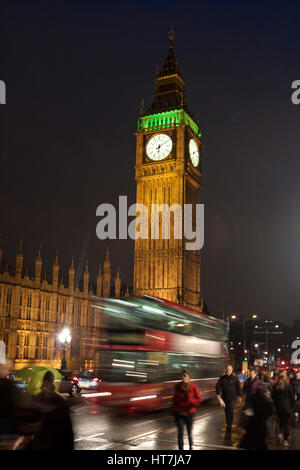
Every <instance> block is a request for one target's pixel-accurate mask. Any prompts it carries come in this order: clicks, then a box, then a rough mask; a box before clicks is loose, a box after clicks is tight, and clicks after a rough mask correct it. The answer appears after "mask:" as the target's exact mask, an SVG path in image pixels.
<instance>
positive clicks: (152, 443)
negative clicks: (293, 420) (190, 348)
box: [68, 398, 300, 450]
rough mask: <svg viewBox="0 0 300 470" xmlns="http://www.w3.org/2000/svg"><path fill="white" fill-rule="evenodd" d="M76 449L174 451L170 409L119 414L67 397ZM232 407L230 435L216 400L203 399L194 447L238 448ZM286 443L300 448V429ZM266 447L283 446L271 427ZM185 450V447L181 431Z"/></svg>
mask: <svg viewBox="0 0 300 470" xmlns="http://www.w3.org/2000/svg"><path fill="white" fill-rule="evenodd" d="M68 402H69V404H70V409H71V413H72V420H73V426H74V432H75V449H77V450H134V449H135V450H175V449H177V429H176V426H175V422H174V418H173V415H172V411H171V410H161V411H152V412H147V413H132V412H131V413H122V412H120V411H118V410H115V409H109V408H104V407H102V406H99V405H97V404H96V402H95V401H94V400H93V398H78V399H68ZM239 412H240V407H236V413H235V415H236V416H235V422H234V424H233V429H232V433H231V434H227V433H226V432H225V419H224V411H223V410H222V409H221V408H220V406H219V405H218V402H217V400H216V399H213V400H209V401H207V402H204V403H202V404H201V406H200V407H199V411H198V412H197V413H196V416H195V418H194V426H193V437H194V450H239V443H240V441H241V437H242V434H241V432H240V429H239V427H238V426H237V423H238V420H239ZM290 437H291V439H290V446H289V447H288V448H286V450H295V449H297V450H298V449H300V428H295V427H292V426H291V427H290ZM268 445H269V449H270V450H273V449H274V450H279V449H284V447H283V445H282V443H277V442H276V439H275V436H274V426H272V431H271V434H270V437H269V439H268ZM185 449H186V450H188V441H187V435H186V434H185Z"/></svg>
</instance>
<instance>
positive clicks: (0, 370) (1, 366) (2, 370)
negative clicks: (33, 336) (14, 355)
mask: <svg viewBox="0 0 300 470" xmlns="http://www.w3.org/2000/svg"><path fill="white" fill-rule="evenodd" d="M10 368H11V361H10V360H9V359H3V360H2V361H1V363H0V379H4V378H6V377H7V376H8V374H9V371H10Z"/></svg>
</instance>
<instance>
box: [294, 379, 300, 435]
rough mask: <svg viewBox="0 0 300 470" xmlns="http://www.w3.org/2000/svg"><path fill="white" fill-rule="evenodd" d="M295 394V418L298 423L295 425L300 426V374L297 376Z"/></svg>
mask: <svg viewBox="0 0 300 470" xmlns="http://www.w3.org/2000/svg"><path fill="white" fill-rule="evenodd" d="M294 393H295V416H296V422H295V425H296V426H299V423H300V419H299V416H300V372H297V374H296V380H295V383H294Z"/></svg>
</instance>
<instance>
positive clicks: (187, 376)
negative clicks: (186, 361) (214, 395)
mask: <svg viewBox="0 0 300 470" xmlns="http://www.w3.org/2000/svg"><path fill="white" fill-rule="evenodd" d="M181 380H182V382H183V383H185V384H188V383H190V381H191V374H190V373H189V371H188V370H187V369H183V370H182V371H181Z"/></svg>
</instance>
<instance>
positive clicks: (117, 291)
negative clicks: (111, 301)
mask: <svg viewBox="0 0 300 470" xmlns="http://www.w3.org/2000/svg"><path fill="white" fill-rule="evenodd" d="M120 296H121V278H120V266H118V271H117V276H116V279H115V297H120Z"/></svg>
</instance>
